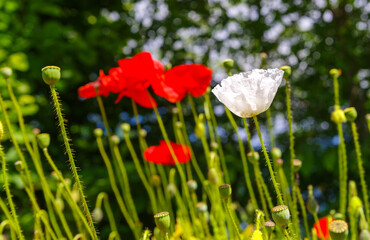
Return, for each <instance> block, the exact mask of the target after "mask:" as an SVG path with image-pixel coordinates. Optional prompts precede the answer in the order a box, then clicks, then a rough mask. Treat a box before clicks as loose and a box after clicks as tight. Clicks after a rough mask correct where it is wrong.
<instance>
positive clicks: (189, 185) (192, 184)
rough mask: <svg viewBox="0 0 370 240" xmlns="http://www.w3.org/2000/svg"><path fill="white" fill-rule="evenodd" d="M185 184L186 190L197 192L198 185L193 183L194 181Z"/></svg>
mask: <svg viewBox="0 0 370 240" xmlns="http://www.w3.org/2000/svg"><path fill="white" fill-rule="evenodd" d="M187 184H188V188H189V189H190V190H191V191H193V192H194V191H196V190H197V188H198V183H197V182H196V181H195V180H189V181H188V182H187Z"/></svg>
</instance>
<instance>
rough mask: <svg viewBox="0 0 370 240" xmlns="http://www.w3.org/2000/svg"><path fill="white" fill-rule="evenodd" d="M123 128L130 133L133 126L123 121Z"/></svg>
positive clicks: (126, 132)
mask: <svg viewBox="0 0 370 240" xmlns="http://www.w3.org/2000/svg"><path fill="white" fill-rule="evenodd" d="M121 128H122V130H123V132H124V133H125V134H128V133H129V132H130V130H131V126H130V124H128V123H122V124H121Z"/></svg>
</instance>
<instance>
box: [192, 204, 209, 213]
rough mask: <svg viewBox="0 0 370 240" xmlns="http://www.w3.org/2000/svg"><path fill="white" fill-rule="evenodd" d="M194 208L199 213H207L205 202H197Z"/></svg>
mask: <svg viewBox="0 0 370 240" xmlns="http://www.w3.org/2000/svg"><path fill="white" fill-rule="evenodd" d="M195 207H196V209H197V211H199V212H207V211H208V207H207V203H205V202H198V203H197V205H196V206H195Z"/></svg>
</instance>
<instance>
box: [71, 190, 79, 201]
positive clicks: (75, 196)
mask: <svg viewBox="0 0 370 240" xmlns="http://www.w3.org/2000/svg"><path fill="white" fill-rule="evenodd" d="M71 193H72V199H73V201H75V202H76V203H77V202H79V201H80V193H79V192H78V191H77V190H72V192H71Z"/></svg>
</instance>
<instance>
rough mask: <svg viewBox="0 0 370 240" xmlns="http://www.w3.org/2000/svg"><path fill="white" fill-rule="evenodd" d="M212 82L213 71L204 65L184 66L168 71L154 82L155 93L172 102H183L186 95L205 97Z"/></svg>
mask: <svg viewBox="0 0 370 240" xmlns="http://www.w3.org/2000/svg"><path fill="white" fill-rule="evenodd" d="M211 80H212V70H211V69H210V68H207V67H206V66H204V65H202V64H183V65H179V66H176V67H173V68H172V69H170V70H168V71H167V72H166V73H165V74H164V77H163V78H157V79H156V81H154V82H152V87H153V90H154V92H155V93H156V94H157V95H159V96H161V97H164V98H166V99H167V100H168V101H170V102H173V103H175V102H178V101H181V100H182V99H183V98H184V97H185V96H186V94H188V93H190V94H191V95H193V96H194V97H199V96H201V95H203V94H204V93H205V92H206V91H207V88H208V87H209V84H210V83H211Z"/></svg>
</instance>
